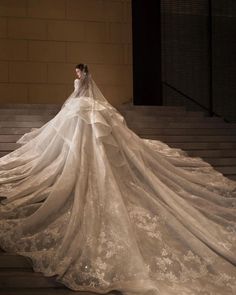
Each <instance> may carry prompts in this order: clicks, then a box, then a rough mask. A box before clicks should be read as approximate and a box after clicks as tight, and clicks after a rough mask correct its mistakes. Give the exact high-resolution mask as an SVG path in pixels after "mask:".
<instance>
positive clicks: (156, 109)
mask: <svg viewBox="0 0 236 295" xmlns="http://www.w3.org/2000/svg"><path fill="white" fill-rule="evenodd" d="M60 108H61V105H55V104H47V105H45V104H5V105H0V157H1V156H3V155H6V154H8V153H9V152H11V151H13V150H15V149H16V148H17V147H18V146H19V145H18V144H16V141H17V140H18V138H19V137H20V136H22V135H23V134H24V133H26V132H29V131H30V130H31V128H38V127H41V126H42V125H43V124H45V123H46V122H48V121H49V120H50V119H52V118H53V117H54V116H55V115H56V114H57V112H58V111H59V110H60ZM117 109H118V111H119V112H120V113H121V114H122V115H123V116H124V117H125V119H126V122H127V125H128V126H129V128H131V129H132V130H133V131H134V132H136V133H137V134H138V135H139V136H140V137H142V138H149V139H157V140H161V141H163V142H165V143H167V144H168V145H169V146H170V147H175V148H181V149H183V150H185V151H187V153H188V154H189V155H190V156H193V157H201V158H203V159H204V160H206V161H207V162H209V163H210V164H212V166H213V167H214V168H215V169H216V170H218V171H220V172H222V173H223V174H224V175H225V176H227V177H229V178H231V179H235V180H236V124H229V123H225V122H224V121H223V120H222V119H221V118H217V117H207V116H206V115H204V113H203V112H192V111H187V110H186V109H185V108H184V107H174V106H173V107H171V106H150V107H149V106H132V104H130V103H128V104H123V105H121V106H120V107H118V108H117ZM0 294H2V295H23V294H28V295H43V294H44V295H46V294H47V295H53V294H58V295H60V294H63V295H64V294H65V295H67V294H68V295H69V294H84V295H85V294H87V295H92V294H93V293H88V292H75V291H72V290H70V289H68V288H66V287H65V286H64V285H62V284H60V283H58V282H55V280H54V278H53V277H44V276H43V275H42V274H41V273H36V272H34V271H33V269H32V266H31V261H30V259H29V258H26V257H23V256H19V255H15V254H14V253H5V252H3V251H2V252H1V251H0ZM109 294H120V293H119V292H117V291H113V292H110V293H109ZM94 295H95V294H94Z"/></svg>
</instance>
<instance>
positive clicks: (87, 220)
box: [0, 64, 236, 295]
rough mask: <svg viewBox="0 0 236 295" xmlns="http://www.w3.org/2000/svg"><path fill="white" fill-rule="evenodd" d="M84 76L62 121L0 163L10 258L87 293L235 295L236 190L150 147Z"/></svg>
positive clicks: (0, 237)
mask: <svg viewBox="0 0 236 295" xmlns="http://www.w3.org/2000/svg"><path fill="white" fill-rule="evenodd" d="M75 70H76V73H77V76H78V78H77V79H75V81H74V91H73V93H72V94H71V95H70V96H69V97H68V98H67V99H66V101H65V102H64V104H63V106H62V108H61V110H60V111H59V112H58V113H57V115H56V116H55V117H54V118H53V119H52V120H50V121H49V122H47V123H46V124H45V125H43V126H42V127H41V128H38V129H35V130H33V131H30V132H28V133H25V134H24V135H23V136H22V137H21V138H20V139H19V140H18V141H17V142H18V143H20V144H21V146H20V147H19V148H18V149H16V150H15V151H13V152H11V153H9V154H8V155H5V156H4V157H2V158H0V195H1V205H0V247H1V248H2V249H3V250H5V251H6V252H15V253H17V254H19V255H23V256H26V257H30V258H31V260H32V266H33V269H34V271H35V272H42V273H43V275H44V276H56V277H55V280H56V281H58V282H61V283H63V284H64V285H65V286H67V287H68V288H70V289H72V290H77V291H92V292H96V293H106V292H109V291H111V290H119V291H121V292H122V293H123V294H125V295H132V294H142V295H144V294H145V295H159V294H160V295H172V294H175V295H185V294H186V295H187V294H191V295H193V294H194V295H195V294H201V295H202V294H204V295H205V294H207V295H210V294H211V295H213V294H214V295H216V294H221V295H222V294H224V295H227V294H236V182H235V181H233V180H230V179H228V178H226V177H224V176H223V175H222V174H221V173H220V172H217V171H216V170H214V168H213V167H212V166H211V165H210V164H208V163H207V162H204V161H203V160H202V159H201V158H197V157H195V158H194V157H190V156H188V155H187V154H186V153H185V152H184V151H183V150H181V149H174V148H170V147H169V146H168V145H167V144H165V143H163V142H161V141H158V140H151V139H144V138H140V137H139V136H138V135H137V134H135V133H134V132H133V131H131V130H130V129H129V128H128V126H127V125H126V121H125V119H124V117H123V116H122V115H121V114H120V113H119V112H118V111H117V110H116V108H114V107H113V106H112V105H111V104H110V103H109V102H108V101H107V100H106V99H105V97H104V96H103V95H102V93H101V91H100V90H99V88H98V87H97V85H96V83H95V82H94V80H93V78H92V76H91V74H90V72H89V71H88V67H87V65H85V64H79V65H77V66H76V69H75Z"/></svg>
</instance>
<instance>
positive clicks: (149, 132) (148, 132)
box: [0, 126, 236, 138]
mask: <svg viewBox="0 0 236 295" xmlns="http://www.w3.org/2000/svg"><path fill="white" fill-rule="evenodd" d="M128 127H129V126H128ZM130 129H131V130H133V131H134V132H135V133H137V134H138V135H139V136H140V137H143V138H145V137H146V138H151V137H153V136H154V135H155V136H158V137H159V135H182V136H186V135H192V136H196V135H209V136H211V135H217V136H219V135H224V136H225V135H236V128H235V129H234V128H215V129H214V128H130ZM0 134H1V132H0Z"/></svg>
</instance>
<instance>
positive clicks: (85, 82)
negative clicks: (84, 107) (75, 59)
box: [75, 64, 89, 95]
mask: <svg viewBox="0 0 236 295" xmlns="http://www.w3.org/2000/svg"><path fill="white" fill-rule="evenodd" d="M75 68H76V69H80V70H81V71H82V72H84V74H85V75H84V77H83V79H82V81H81V84H80V89H79V91H78V93H77V95H88V90H89V77H88V76H89V75H88V74H89V71H88V66H87V65H86V64H77V65H76V66H75Z"/></svg>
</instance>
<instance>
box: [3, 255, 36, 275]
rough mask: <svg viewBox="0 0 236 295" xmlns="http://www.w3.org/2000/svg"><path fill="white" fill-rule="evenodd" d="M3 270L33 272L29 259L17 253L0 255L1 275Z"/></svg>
mask: <svg viewBox="0 0 236 295" xmlns="http://www.w3.org/2000/svg"><path fill="white" fill-rule="evenodd" d="M3 268H15V269H17V268H20V269H24V270H25V269H28V270H32V263H31V259H30V258H29V257H25V256H22V255H17V254H15V253H5V252H1V254H0V273H1V271H2V269H3Z"/></svg>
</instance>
